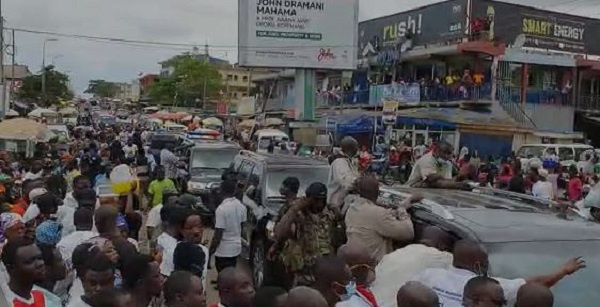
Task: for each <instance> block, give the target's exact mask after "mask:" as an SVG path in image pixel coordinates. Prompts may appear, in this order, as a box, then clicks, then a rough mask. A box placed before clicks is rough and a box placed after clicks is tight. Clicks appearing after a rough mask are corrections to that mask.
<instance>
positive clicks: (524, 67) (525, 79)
mask: <svg viewBox="0 0 600 307" xmlns="http://www.w3.org/2000/svg"><path fill="white" fill-rule="evenodd" d="M528 86H529V64H527V63H522V64H521V103H522V104H525V100H527V99H526V98H527V87H528Z"/></svg>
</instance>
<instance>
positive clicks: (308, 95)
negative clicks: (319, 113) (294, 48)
mask: <svg viewBox="0 0 600 307" xmlns="http://www.w3.org/2000/svg"><path fill="white" fill-rule="evenodd" d="M315 88H316V71H315V70H314V69H296V78H295V84H294V91H295V92H296V108H297V109H298V110H300V111H301V112H302V117H301V120H304V121H314V120H315V94H316V91H315Z"/></svg>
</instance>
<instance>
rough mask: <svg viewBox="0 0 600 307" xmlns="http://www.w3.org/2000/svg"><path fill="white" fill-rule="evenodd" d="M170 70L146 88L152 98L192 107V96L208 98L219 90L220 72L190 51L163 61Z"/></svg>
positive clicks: (193, 102)
mask: <svg viewBox="0 0 600 307" xmlns="http://www.w3.org/2000/svg"><path fill="white" fill-rule="evenodd" d="M163 65H166V66H169V67H172V68H173V73H172V74H171V75H170V76H168V77H162V78H160V79H159V80H158V82H156V83H155V84H154V85H153V86H152V87H151V88H150V89H149V96H150V98H151V99H152V100H154V101H158V102H163V103H169V104H171V103H181V104H180V105H188V106H192V105H194V104H195V101H196V99H200V100H205V101H208V100H209V99H210V98H214V97H216V96H218V95H219V92H220V90H221V89H222V80H221V74H219V71H218V70H217V68H215V67H214V66H212V65H210V64H208V63H206V62H205V61H202V60H200V59H198V58H196V57H195V56H194V55H192V54H181V55H177V56H175V57H173V58H172V59H170V60H168V61H166V62H164V63H163Z"/></svg>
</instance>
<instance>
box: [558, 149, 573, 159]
mask: <svg viewBox="0 0 600 307" xmlns="http://www.w3.org/2000/svg"><path fill="white" fill-rule="evenodd" d="M558 157H559V158H560V160H561V161H567V160H575V156H574V154H573V148H571V147H559V148H558Z"/></svg>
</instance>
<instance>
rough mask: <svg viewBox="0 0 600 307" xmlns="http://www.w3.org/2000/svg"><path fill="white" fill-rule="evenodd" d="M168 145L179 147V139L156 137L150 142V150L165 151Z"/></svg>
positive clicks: (175, 137)
mask: <svg viewBox="0 0 600 307" xmlns="http://www.w3.org/2000/svg"><path fill="white" fill-rule="evenodd" d="M167 144H170V145H173V146H178V145H179V138H178V137H177V136H175V135H168V136H165V135H162V136H159V135H154V136H153V137H152V139H151V141H150V148H152V149H163V148H165V147H167Z"/></svg>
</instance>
